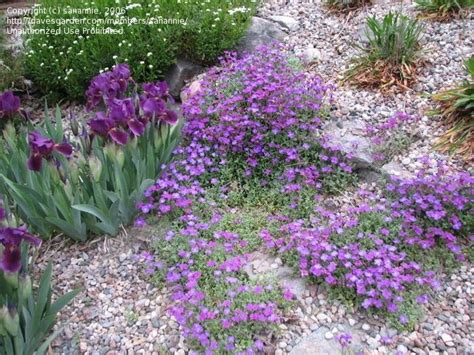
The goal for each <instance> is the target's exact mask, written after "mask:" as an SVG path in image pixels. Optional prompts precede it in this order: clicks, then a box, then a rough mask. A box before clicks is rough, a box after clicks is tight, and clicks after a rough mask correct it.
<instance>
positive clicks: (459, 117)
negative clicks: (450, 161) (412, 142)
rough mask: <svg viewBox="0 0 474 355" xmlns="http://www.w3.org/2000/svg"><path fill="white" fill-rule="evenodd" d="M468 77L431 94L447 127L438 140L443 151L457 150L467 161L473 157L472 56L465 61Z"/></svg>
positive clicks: (473, 81) (473, 97)
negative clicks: (461, 81) (451, 87)
mask: <svg viewBox="0 0 474 355" xmlns="http://www.w3.org/2000/svg"><path fill="white" fill-rule="evenodd" d="M465 68H466V72H467V74H468V79H467V80H466V81H465V82H464V83H463V84H462V85H460V86H459V87H457V88H455V89H451V90H445V91H442V92H439V93H437V94H435V95H433V100H434V101H435V102H436V103H437V104H438V106H439V110H438V111H436V113H439V114H441V115H442V117H443V123H444V124H445V125H446V126H447V127H448V130H447V131H446V133H445V134H444V135H443V137H441V139H440V140H439V142H438V147H439V148H440V149H441V150H442V151H444V152H450V153H453V152H457V153H458V154H460V155H461V156H462V157H464V159H466V160H467V161H473V159H474V57H471V58H469V59H468V60H467V61H466V62H465Z"/></svg>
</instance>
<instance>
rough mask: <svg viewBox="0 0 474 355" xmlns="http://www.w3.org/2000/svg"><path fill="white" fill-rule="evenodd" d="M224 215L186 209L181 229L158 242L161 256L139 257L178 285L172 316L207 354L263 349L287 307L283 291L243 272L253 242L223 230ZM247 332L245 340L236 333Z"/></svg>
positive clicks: (151, 270) (150, 269) (174, 288)
mask: <svg viewBox="0 0 474 355" xmlns="http://www.w3.org/2000/svg"><path fill="white" fill-rule="evenodd" d="M221 218H222V217H221V216H220V215H219V214H217V213H215V214H213V215H212V216H210V217H209V218H208V219H203V218H202V217H198V216H197V215H196V214H194V213H192V212H188V213H185V214H183V215H182V216H181V217H180V218H179V226H180V228H179V229H177V230H172V231H169V232H168V233H166V234H165V235H164V236H162V237H161V238H159V240H158V241H156V246H157V256H154V255H152V254H150V253H142V254H141V255H140V256H139V257H138V258H139V259H141V260H142V261H144V262H145V265H146V271H147V272H149V273H156V274H157V275H161V278H162V280H163V281H165V282H166V284H167V285H168V287H170V288H171V289H172V295H171V300H172V301H173V306H172V307H171V309H170V314H171V315H172V316H173V317H174V318H175V319H176V321H177V322H178V323H179V325H180V327H181V331H182V333H183V335H184V336H185V337H186V338H187V339H188V341H189V342H190V343H191V344H194V345H193V348H195V349H196V350H203V352H204V353H206V354H213V353H221V352H222V351H233V352H234V353H237V354H244V353H246V354H254V353H259V352H261V350H262V349H263V347H264V344H265V343H266V341H267V340H266V339H265V335H266V334H267V333H268V332H269V331H270V329H271V328H272V326H273V325H275V324H278V323H279V322H280V320H281V310H280V309H279V308H280V307H281V305H280V304H278V303H276V299H278V296H277V295H276V293H278V292H279V290H277V289H275V288H274V287H273V286H271V285H265V284H255V283H252V284H248V280H247V279H246V278H245V277H244V273H243V272H242V269H243V267H244V266H245V265H246V263H247V262H248V257H249V256H248V255H247V254H246V253H245V250H246V248H247V247H248V242H247V241H246V240H245V239H243V238H242V237H241V236H240V235H239V234H237V233H235V232H231V231H228V230H225V229H221V224H220V222H221ZM167 252H168V253H170V252H171V253H173V254H174V255H172V256H171V258H170V259H171V260H174V261H172V262H170V261H169V260H168V261H167V260H166V259H167V258H166V257H163V255H164V254H165V253H167ZM169 257H170V256H168V258H169ZM287 298H288V299H290V298H291V296H290V295H287ZM223 333H224V334H228V336H225V337H223V336H222V334H223ZM245 333H248V334H246V335H247V338H244V339H241V338H240V339H239V338H235V337H234V336H232V334H241V335H242V334H245ZM249 340H250V341H251V344H250V345H249V344H248V343H247V341H249ZM191 353H193V354H197V352H191Z"/></svg>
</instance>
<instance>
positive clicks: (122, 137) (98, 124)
mask: <svg viewBox="0 0 474 355" xmlns="http://www.w3.org/2000/svg"><path fill="white" fill-rule="evenodd" d="M89 127H90V128H91V130H92V132H93V133H94V134H96V135H98V136H101V137H104V138H107V137H110V138H111V139H112V140H113V141H114V142H115V143H117V144H119V145H124V144H126V143H127V141H128V134H127V132H125V131H124V130H123V129H121V128H119V127H118V126H117V122H116V121H114V120H113V119H111V118H109V117H107V116H106V115H105V113H104V112H98V113H97V114H96V118H93V119H91V120H90V121H89Z"/></svg>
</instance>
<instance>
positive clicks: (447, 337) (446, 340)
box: [441, 333, 453, 344]
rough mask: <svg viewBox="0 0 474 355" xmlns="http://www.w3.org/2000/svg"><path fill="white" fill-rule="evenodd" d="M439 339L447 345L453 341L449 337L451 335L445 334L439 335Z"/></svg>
mask: <svg viewBox="0 0 474 355" xmlns="http://www.w3.org/2000/svg"><path fill="white" fill-rule="evenodd" d="M441 339H443V341H444V343H445V344H446V343H448V342H452V341H453V338H452V337H451V335H449V334H447V333H443V334H441Z"/></svg>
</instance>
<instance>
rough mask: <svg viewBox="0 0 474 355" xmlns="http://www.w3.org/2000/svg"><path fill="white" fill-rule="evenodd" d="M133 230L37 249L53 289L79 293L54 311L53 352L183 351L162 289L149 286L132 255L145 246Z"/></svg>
mask: <svg viewBox="0 0 474 355" xmlns="http://www.w3.org/2000/svg"><path fill="white" fill-rule="evenodd" d="M143 240H144V238H143V236H142V235H141V234H140V232H139V231H136V230H130V231H128V235H125V234H123V235H121V236H118V237H116V238H113V239H112V238H97V239H94V240H93V241H91V242H89V243H87V244H73V243H66V242H64V241H61V242H59V243H55V242H54V241H53V242H52V243H50V244H49V245H47V246H44V247H43V248H44V249H45V250H43V251H42V253H41V257H40V260H39V269H40V270H42V269H44V267H45V266H46V264H47V263H48V262H52V263H53V268H54V273H55V274H54V277H53V280H54V292H55V294H63V293H65V292H67V291H70V290H72V289H74V288H78V287H79V288H81V289H82V292H81V293H80V294H79V295H78V296H77V297H76V298H75V299H74V301H73V302H72V303H71V304H70V305H69V306H68V307H66V308H65V309H64V310H63V311H62V312H61V315H60V321H59V324H58V326H59V327H64V331H63V333H62V335H61V336H60V337H59V338H57V339H56V341H55V342H54V343H53V351H54V353H56V354H75V353H87V354H123V353H127V352H128V353H131V352H135V353H138V354H162V353H163V352H170V353H176V352H177V351H179V350H183V351H184V350H187V348H185V346H184V339H183V338H182V337H181V336H180V333H179V330H178V324H177V323H176V322H175V321H174V320H173V319H171V318H170V317H169V316H168V314H167V311H166V310H167V307H168V306H169V304H168V298H167V295H168V290H167V289H166V288H161V289H158V288H156V287H154V286H153V284H152V283H151V281H150V280H149V278H148V277H147V276H146V275H144V274H143V273H142V272H141V269H140V265H139V263H138V262H137V261H136V260H135V258H134V256H135V255H137V254H138V253H140V251H141V250H143V249H144V248H145V247H146V245H147V244H146V243H145V242H143Z"/></svg>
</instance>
